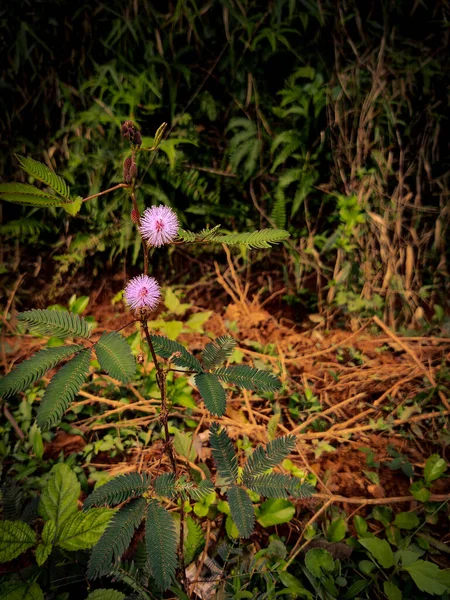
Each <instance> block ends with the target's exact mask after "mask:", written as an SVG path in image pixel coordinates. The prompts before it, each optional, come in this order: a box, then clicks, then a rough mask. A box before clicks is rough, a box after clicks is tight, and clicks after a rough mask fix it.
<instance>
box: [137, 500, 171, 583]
mask: <svg viewBox="0 0 450 600" xmlns="http://www.w3.org/2000/svg"><path fill="white" fill-rule="evenodd" d="M145 545H146V548H147V554H148V561H149V565H150V571H151V573H152V576H153V579H155V581H156V583H157V584H158V587H160V588H161V589H162V590H163V591H165V590H167V589H168V588H169V587H170V585H171V583H172V581H173V580H174V578H175V571H176V568H177V547H178V540H177V534H176V530H175V523H174V520H173V518H172V516H171V514H170V513H169V512H168V511H167V510H166V509H165V508H163V507H162V506H161V505H160V504H159V502H157V501H156V500H150V502H149V504H148V506H147V522H146V525H145Z"/></svg>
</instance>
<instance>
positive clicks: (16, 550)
mask: <svg viewBox="0 0 450 600" xmlns="http://www.w3.org/2000/svg"><path fill="white" fill-rule="evenodd" d="M35 544H36V534H35V532H34V531H33V530H32V529H31V527H30V526H29V525H27V523H23V522H22V521H0V562H8V561H10V560H13V558H17V556H19V555H20V554H22V552H25V550H28V548H31V546H34V545H35Z"/></svg>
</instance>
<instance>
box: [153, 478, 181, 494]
mask: <svg viewBox="0 0 450 600" xmlns="http://www.w3.org/2000/svg"><path fill="white" fill-rule="evenodd" d="M154 487H155V494H156V495H157V496H164V497H165V498H173V497H174V496H175V494H176V488H175V473H163V474H162V475H159V476H158V477H157V478H156V479H155V483H154Z"/></svg>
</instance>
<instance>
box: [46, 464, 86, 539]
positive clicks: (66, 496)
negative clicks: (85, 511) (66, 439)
mask: <svg viewBox="0 0 450 600" xmlns="http://www.w3.org/2000/svg"><path fill="white" fill-rule="evenodd" d="M80 492H81V486H80V482H79V481H78V479H77V476H76V475H75V473H74V472H73V471H72V470H71V469H70V467H69V466H68V465H67V464H65V463H60V464H57V465H55V466H54V467H53V469H52V470H51V471H50V478H49V480H48V481H47V484H46V486H45V488H44V491H43V492H42V494H41V498H40V500H39V514H40V515H41V517H43V518H44V519H45V520H46V521H48V520H50V519H51V520H53V521H54V523H55V529H56V531H57V532H59V531H61V529H62V527H63V526H64V524H65V522H66V521H67V520H68V519H69V518H70V517H71V516H72V515H73V514H74V513H76V512H77V511H78V498H79V496H80Z"/></svg>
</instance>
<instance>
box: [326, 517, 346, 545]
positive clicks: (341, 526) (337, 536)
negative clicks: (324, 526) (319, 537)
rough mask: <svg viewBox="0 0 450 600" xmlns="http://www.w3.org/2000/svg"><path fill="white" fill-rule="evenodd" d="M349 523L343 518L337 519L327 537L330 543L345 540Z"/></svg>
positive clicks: (331, 525) (330, 527) (329, 528)
mask: <svg viewBox="0 0 450 600" xmlns="http://www.w3.org/2000/svg"><path fill="white" fill-rule="evenodd" d="M346 532H347V523H346V522H345V520H344V519H343V518H342V517H339V518H337V519H335V520H334V521H333V522H332V523H331V524H330V526H329V527H328V531H327V537H328V539H329V541H330V542H340V541H341V540H343V539H344V538H345V534H346Z"/></svg>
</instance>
